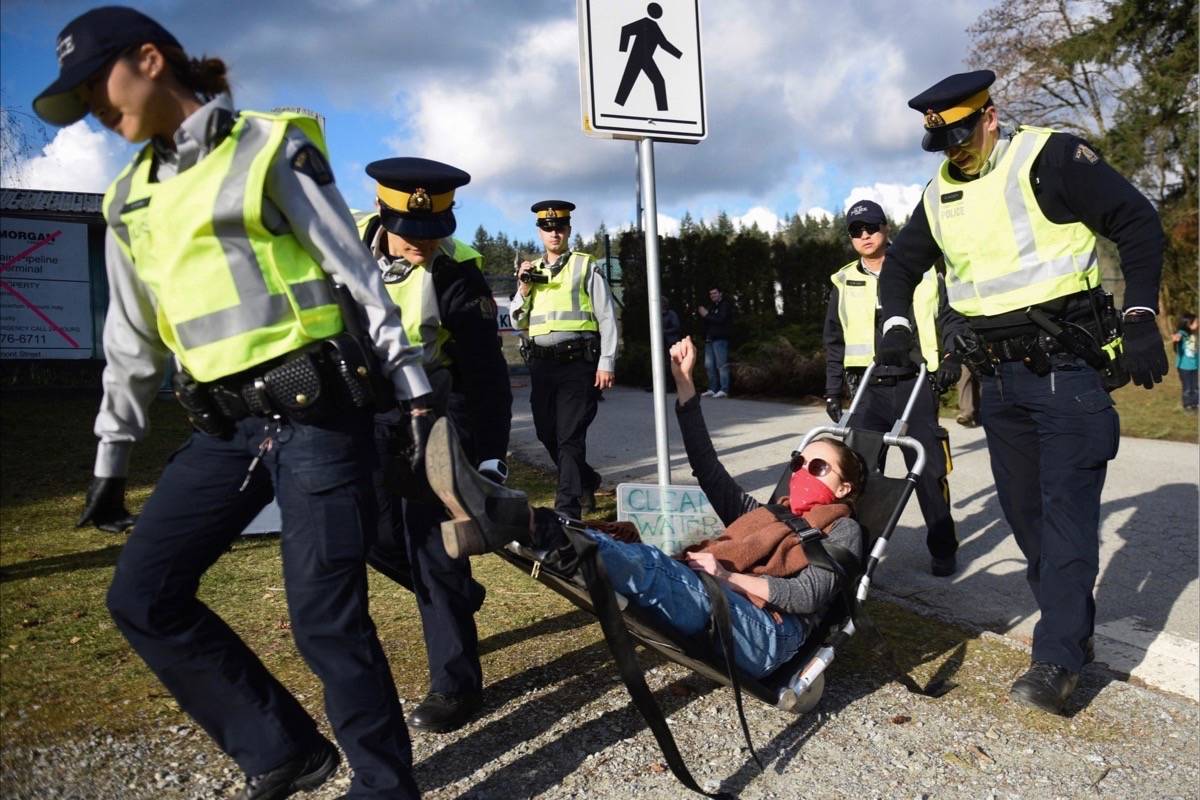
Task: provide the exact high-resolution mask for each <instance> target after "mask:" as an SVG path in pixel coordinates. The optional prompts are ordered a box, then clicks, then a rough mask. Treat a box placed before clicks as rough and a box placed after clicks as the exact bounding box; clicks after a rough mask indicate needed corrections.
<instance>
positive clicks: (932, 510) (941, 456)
mask: <svg viewBox="0 0 1200 800" xmlns="http://www.w3.org/2000/svg"><path fill="white" fill-rule="evenodd" d="M916 380H917V379H916V377H911V378H907V379H900V380H898V381H897V382H896V385H895V386H886V385H883V384H879V385H875V386H868V387H866V388H865V389H864V390H863V396H862V399H861V400H859V402H858V409H857V410H855V412H854V417H853V418H851V419H850V420H848V421H847V423H846V424H847V425H849V426H850V427H852V428H859V429H861V430H868V431H890V430H891V429H892V426H893V425H895V424H896V420H898V419H899V418H900V415H901V414H903V413H904V406H905V404H907V403H908V398H909V396H910V395H911V394H912V390H913V384H914V383H915V382H916ZM939 428H940V425H939V424H938V396H937V394H936V393H935V392H934V390H933V385H932V384H931V383H930V382H929V379H928V378H927V379H926V380H925V386H923V387H922V388H921V390H920V392H919V394H918V395H917V400H916V402H915V403H914V404H913V409H912V413H911V414H910V415H909V418H908V435H909V436H911V437H913V438H914V439H916V440H917V441H918V442H920V443H921V446H922V447H924V448H925V468H924V469H923V470H922V471H921V477H920V478H919V479H918V481H917V486H916V494H917V502H918V503H919V504H920V506H921V515H922V516H923V517H924V518H925V545H926V547H928V548H929V553H930V555H932V556H934V557H935V558H949V557H950V556H952V555H954V554H955V553H956V552H958V536H957V534H956V532H955V528H954V520H953V519H952V518H951V516H950V486H949V485H948V484H947V483H946V475H947V474H948V473H949V471H950V463H949V462H950V454H949V453H948V452H947V451H946V447H947V443H946V441H945V440H944V439H942V438H941V436H940V430H939ZM904 461H905V463H906V464H907V465H908V467H909V469H911V468H912V465H913V462H914V461H916V455H915V454H913V453H910V452H909V451H908V450H905V451H904Z"/></svg>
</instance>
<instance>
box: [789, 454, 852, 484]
mask: <svg viewBox="0 0 1200 800" xmlns="http://www.w3.org/2000/svg"><path fill="white" fill-rule="evenodd" d="M806 464H807V465H808V474H809V475H812V476H813V477H814V478H824V477H825V476H826V475H828V474H829V473H831V472H832V473H833V474H834V475H837V476H838V477H839V478H840V477H841V476H842V473H840V472H838V471H837V470H836V469H834V468H833V467H832V466H830V464H829V462H828V461H826V460H825V459H823V458H814V459H812V460H809V459H807V458H805V457H804V456H802V455H800V451H799V450H793V451H792V472H799V471H800V470H802V469H804V467H805V465H806Z"/></svg>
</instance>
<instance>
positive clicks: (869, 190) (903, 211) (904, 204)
mask: <svg viewBox="0 0 1200 800" xmlns="http://www.w3.org/2000/svg"><path fill="white" fill-rule="evenodd" d="M924 188H925V187H924V186H923V185H922V184H919V183H907V184H904V183H876V184H873V185H871V186H855V187H854V188H853V189H851V190H850V193H849V194H847V195H846V199H845V200H843V201H842V208H843V209H847V208H849V207H850V206H851V205H853V204H854V202H855V201H856V200H874V201H875V202H876V203H879V205H881V206H883V213H885V214H887V217H888V221H889V222H891V223H892V225H893V226H899V225H900V224H901V223H903V222H904V220H906V219H908V217H909V215H910V214H912V210H913V209H914V208H916V205H917V203H919V202H920V200H921V192H922V190H924Z"/></svg>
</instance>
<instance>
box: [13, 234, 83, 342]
mask: <svg viewBox="0 0 1200 800" xmlns="http://www.w3.org/2000/svg"><path fill="white" fill-rule="evenodd" d="M92 345H93V342H92V284H91V276H90V274H89V270H88V245H87V225H85V224H81V223H72V222H58V221H54V220H42V219H18V218H15V217H3V218H0V358H4V359H43V358H91V356H92Z"/></svg>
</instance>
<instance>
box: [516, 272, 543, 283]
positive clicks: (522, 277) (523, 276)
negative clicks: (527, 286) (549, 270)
mask: <svg viewBox="0 0 1200 800" xmlns="http://www.w3.org/2000/svg"><path fill="white" fill-rule="evenodd" d="M517 280H519V281H520V282H521V283H549V282H550V276H549V275H547V274H546V273H545V272H542V271H541V270H540V269H531V270H529V271H528V272H522V273H520V274H519V275H517Z"/></svg>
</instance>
